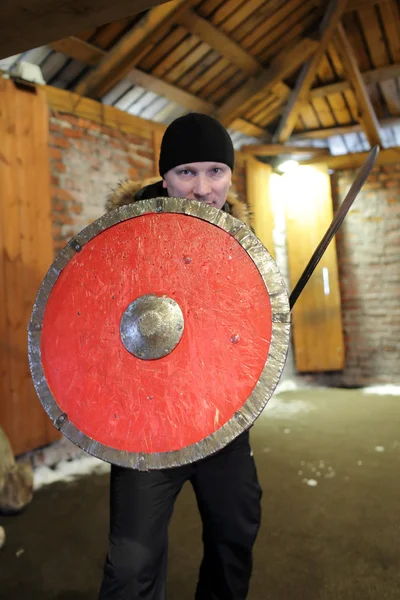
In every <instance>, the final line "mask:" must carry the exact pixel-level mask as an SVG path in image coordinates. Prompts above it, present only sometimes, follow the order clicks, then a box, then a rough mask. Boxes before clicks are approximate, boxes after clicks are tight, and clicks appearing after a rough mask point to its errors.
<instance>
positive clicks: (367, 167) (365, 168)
mask: <svg viewBox="0 0 400 600" xmlns="http://www.w3.org/2000/svg"><path fill="white" fill-rule="evenodd" d="M378 154H379V146H374V147H373V148H372V149H371V150H370V152H369V154H368V157H367V159H366V161H365V162H364V164H363V165H362V167H361V168H360V170H359V172H358V173H357V177H356V178H355V180H354V182H353V184H352V186H351V188H350V190H349V191H348V193H347V195H346V197H345V199H344V200H343V202H342V204H341V205H340V207H339V209H338V211H337V212H336V215H335V216H334V218H333V221H332V223H331V224H330V226H329V228H328V230H327V232H326V233H325V235H324V237H323V238H322V240H321V241H320V243H319V244H318V246H317V248H316V250H315V251H314V254H313V255H312V257H311V258H310V260H309V262H308V264H307V266H306V268H305V269H304V271H303V273H302V274H301V276H300V278H299V280H298V282H297V283H296V285H295V287H294V289H293V291H292V293H291V294H290V297H289V305H290V309H292V308H293V306H294V305H295V303H296V300H297V299H298V297H299V296H300V294H301V292H302V291H303V289H304V287H305V285H306V283H307V281H308V280H309V279H310V277H311V275H312V274H313V272H314V270H315V268H316V266H317V265H318V263H319V261H320V260H321V258H322V256H323V254H324V252H325V250H326V249H327V247H328V246H329V243H330V241H331V240H332V238H333V236H334V235H335V233H336V232H337V230H338V229H339V227H340V225H341V224H342V222H343V219H344V218H345V216H346V215H347V213H348V211H349V209H350V207H351V205H352V204H353V202H354V200H355V199H356V198H357V196H358V194H359V192H360V190H361V188H362V186H363V185H364V183H365V181H366V180H367V178H368V175H369V174H370V172H371V170H372V168H373V166H374V164H375V162H376V159H377V157H378Z"/></svg>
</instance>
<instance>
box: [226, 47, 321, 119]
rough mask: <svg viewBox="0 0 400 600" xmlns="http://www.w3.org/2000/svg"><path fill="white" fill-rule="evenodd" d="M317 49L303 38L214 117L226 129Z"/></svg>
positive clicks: (227, 102)
mask: <svg viewBox="0 0 400 600" xmlns="http://www.w3.org/2000/svg"><path fill="white" fill-rule="evenodd" d="M317 47H318V42H316V41H314V40H311V39H309V38H305V39H303V40H301V41H300V42H299V43H297V44H296V45H295V46H293V47H292V48H291V49H290V50H285V51H282V52H281V53H279V54H278V56H277V57H276V58H275V60H274V61H273V63H272V64H271V65H270V66H269V67H268V68H267V69H265V71H263V72H262V73H261V74H260V75H258V76H257V77H253V78H251V79H250V80H249V81H248V82H247V83H246V84H245V85H243V86H242V87H241V88H239V89H238V90H237V91H236V92H235V93H234V94H232V96H231V97H230V98H229V99H228V100H226V102H224V103H223V104H222V106H220V107H219V108H218V109H217V111H216V113H215V116H216V118H217V119H219V120H220V121H221V122H222V123H223V124H224V125H225V126H226V127H229V125H230V124H231V123H232V122H233V121H234V120H235V119H236V118H238V117H241V116H242V115H244V114H245V113H246V110H248V107H249V104H252V103H253V104H254V103H256V102H257V101H258V100H259V99H260V98H261V97H262V96H264V95H265V93H267V92H268V91H271V90H272V89H273V88H274V86H275V85H276V84H279V82H281V80H282V79H285V78H286V77H288V76H289V75H291V74H292V73H294V72H295V71H296V70H297V69H298V68H299V67H300V65H301V64H302V63H303V62H304V61H306V60H307V59H308V58H309V57H310V56H311V55H312V54H313V53H314V52H315V50H316V48H317Z"/></svg>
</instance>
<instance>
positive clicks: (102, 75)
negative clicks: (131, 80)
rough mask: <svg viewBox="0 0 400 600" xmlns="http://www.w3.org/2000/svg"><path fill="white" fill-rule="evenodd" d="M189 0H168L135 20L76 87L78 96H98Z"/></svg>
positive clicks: (137, 59)
mask: <svg viewBox="0 0 400 600" xmlns="http://www.w3.org/2000/svg"><path fill="white" fill-rule="evenodd" d="M189 5H190V0H172V1H171V2H167V3H166V4H161V5H160V6H157V7H156V8H153V9H152V10H151V11H149V12H148V13H146V15H145V16H144V17H143V18H142V19H141V20H140V21H139V23H138V24H137V25H136V26H135V27H133V28H132V29H131V30H130V31H129V32H128V33H127V34H125V35H124V36H123V37H122V39H121V40H120V41H119V42H118V43H117V44H116V45H115V46H114V47H113V48H112V50H110V51H109V52H108V53H107V56H105V57H104V58H103V59H102V61H101V62H100V63H99V64H98V66H97V67H96V68H95V69H94V70H93V71H92V72H90V73H88V74H87V76H86V77H84V78H83V79H82V80H81V81H80V82H79V83H78V84H77V86H76V88H75V92H76V93H79V94H81V95H82V96H92V97H102V96H103V95H104V94H106V93H107V91H108V90H109V89H111V87H113V86H114V85H115V84H116V83H117V82H118V81H120V80H121V79H122V78H123V77H124V76H125V75H127V73H129V71H130V69H131V68H132V67H134V66H136V64H137V63H138V62H139V60H140V57H141V55H142V54H143V52H144V51H145V50H146V47H148V45H149V43H150V41H151V40H152V39H154V38H157V35H158V34H159V31H160V29H161V28H163V29H164V28H165V27H166V26H167V24H168V25H172V23H174V22H175V21H176V19H177V17H178V16H179V14H180V12H182V11H184V10H186V8H187V7H188V6H189Z"/></svg>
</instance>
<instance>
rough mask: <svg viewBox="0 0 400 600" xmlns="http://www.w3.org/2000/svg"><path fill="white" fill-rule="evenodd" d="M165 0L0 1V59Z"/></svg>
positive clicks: (103, 23)
mask: <svg viewBox="0 0 400 600" xmlns="http://www.w3.org/2000/svg"><path fill="white" fill-rule="evenodd" d="M163 2H166V0H112V1H111V2H110V0H85V1H84V2H82V0H68V2H66V1H65V0H10V1H9V2H7V1H5V2H4V1H3V2H0V58H8V57H9V56H13V55H14V54H17V53H19V52H24V51H25V50H31V49H32V48H38V47H39V46H42V45H44V44H48V43H50V42H52V41H54V40H59V39H62V38H65V37H67V36H69V35H76V33H77V32H79V31H84V30H86V29H93V28H95V27H99V26H100V25H105V24H106V23H111V22H112V21H117V20H118V19H123V18H124V17H128V16H132V15H135V14H137V13H140V12H143V11H145V10H147V9H149V8H153V7H154V6H156V5H158V4H162V3H163Z"/></svg>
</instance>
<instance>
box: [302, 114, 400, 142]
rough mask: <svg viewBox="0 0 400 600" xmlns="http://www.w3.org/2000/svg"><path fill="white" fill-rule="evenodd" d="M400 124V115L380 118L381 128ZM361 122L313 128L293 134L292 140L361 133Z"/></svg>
mask: <svg viewBox="0 0 400 600" xmlns="http://www.w3.org/2000/svg"><path fill="white" fill-rule="evenodd" d="M399 125H400V117H388V118H387V119H380V121H379V127H380V128H381V129H387V128H388V127H395V126H399ZM362 130H363V129H362V126H361V124H360V123H355V124H354V125H353V124H352V125H339V126H338V127H327V128H325V129H311V130H308V131H302V132H299V133H296V134H295V135H292V136H291V137H290V141H294V140H323V139H326V138H328V137H331V136H333V135H346V134H347V133H360V132H361V131H362Z"/></svg>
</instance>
